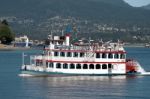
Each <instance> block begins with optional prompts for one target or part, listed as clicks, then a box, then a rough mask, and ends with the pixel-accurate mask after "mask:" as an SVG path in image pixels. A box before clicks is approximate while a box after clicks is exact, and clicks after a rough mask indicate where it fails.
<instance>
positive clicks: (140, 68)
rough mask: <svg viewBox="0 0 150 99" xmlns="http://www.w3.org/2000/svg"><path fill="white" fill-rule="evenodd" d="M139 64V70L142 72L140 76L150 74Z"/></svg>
mask: <svg viewBox="0 0 150 99" xmlns="http://www.w3.org/2000/svg"><path fill="white" fill-rule="evenodd" d="M137 66H138V72H140V74H139V75H140V76H150V72H146V71H145V70H144V68H142V66H141V65H140V64H139V63H137Z"/></svg>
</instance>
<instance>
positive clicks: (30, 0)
mask: <svg viewBox="0 0 150 99" xmlns="http://www.w3.org/2000/svg"><path fill="white" fill-rule="evenodd" d="M0 2H1V4H3V5H2V6H0V13H1V16H13V15H14V16H19V17H31V18H37V19H39V18H45V17H49V16H56V15H60V16H75V17H83V18H90V19H102V20H105V21H107V20H108V22H110V21H117V20H120V21H130V20H133V21H134V20H136V21H137V20H139V21H142V20H145V19H146V20H147V19H149V16H150V14H149V13H148V12H147V11H145V10H142V9H139V8H133V7H131V6H129V5H128V4H127V3H125V2H124V1H123V0H0ZM135 16H136V17H135Z"/></svg>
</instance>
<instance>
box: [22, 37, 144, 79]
mask: <svg viewBox="0 0 150 99" xmlns="http://www.w3.org/2000/svg"><path fill="white" fill-rule="evenodd" d="M70 39H71V37H70V35H65V36H51V37H50V43H49V46H48V47H45V48H44V50H43V51H44V53H43V54H42V55H35V56H30V64H29V65H26V64H24V63H23V65H22V68H21V71H22V74H29V75H34V76H62V75H66V76H67V75H71V76H75V75H90V76H91V75H94V76H100V75H128V74H138V73H140V72H141V70H142V68H141V67H140V65H139V64H138V62H136V61H134V60H131V59H126V54H127V53H126V51H125V49H124V48H123V44H122V43H120V42H117V43H112V42H102V41H98V42H96V41H93V40H88V41H85V40H79V41H77V42H76V43H72V44H71V43H70ZM23 59H24V55H23Z"/></svg>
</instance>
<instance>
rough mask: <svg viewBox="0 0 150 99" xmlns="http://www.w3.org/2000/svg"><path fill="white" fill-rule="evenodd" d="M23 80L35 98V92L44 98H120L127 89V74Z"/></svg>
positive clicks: (29, 92)
mask: <svg viewBox="0 0 150 99" xmlns="http://www.w3.org/2000/svg"><path fill="white" fill-rule="evenodd" d="M22 80H23V83H24V82H25V83H26V90H25V91H26V92H25V93H27V94H28V95H29V94H31V96H34V98H36V95H33V94H38V96H39V94H42V96H41V98H42V97H44V99H54V98H57V99H58V98H59V97H61V99H66V98H68V97H70V99H74V98H78V99H79V98H81V99H91V98H92V97H94V99H96V98H97V99H100V97H103V98H104V97H110V96H111V97H112V98H113V97H114V98H117V97H118V98H119V97H120V96H123V94H124V93H126V91H127V90H126V85H127V78H126V76H112V77H108V76H74V77H44V78H43V77H29V78H23V79H22ZM23 87H24V85H23ZM28 87H29V89H30V90H28ZM31 89H32V90H31ZM32 98H33V97H32Z"/></svg>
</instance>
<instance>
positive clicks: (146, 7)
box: [142, 4, 150, 10]
mask: <svg viewBox="0 0 150 99" xmlns="http://www.w3.org/2000/svg"><path fill="white" fill-rule="evenodd" d="M142 8H144V9H148V10H150V4H148V5H146V6H143V7H142Z"/></svg>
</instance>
